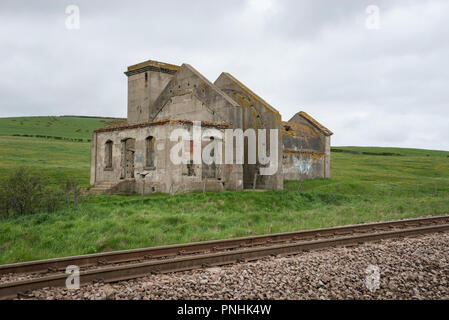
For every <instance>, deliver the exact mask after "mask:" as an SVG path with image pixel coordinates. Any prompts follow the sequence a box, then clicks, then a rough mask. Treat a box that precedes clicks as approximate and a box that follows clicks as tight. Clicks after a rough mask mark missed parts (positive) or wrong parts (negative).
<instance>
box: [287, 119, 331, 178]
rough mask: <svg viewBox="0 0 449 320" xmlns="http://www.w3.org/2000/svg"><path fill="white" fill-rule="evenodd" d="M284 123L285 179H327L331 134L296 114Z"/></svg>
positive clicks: (328, 174) (328, 175)
mask: <svg viewBox="0 0 449 320" xmlns="http://www.w3.org/2000/svg"><path fill="white" fill-rule="evenodd" d="M283 124H284V131H283V135H282V144H283V159H282V161H283V174H284V179H285V180H306V179H316V178H330V136H329V135H327V134H326V133H324V132H323V131H322V130H321V129H320V128H317V127H316V126H314V125H313V124H312V123H310V122H309V121H308V120H307V119H304V118H302V117H301V116H299V115H298V114H297V115H295V117H294V118H292V119H291V120H290V121H289V122H284V123H283Z"/></svg>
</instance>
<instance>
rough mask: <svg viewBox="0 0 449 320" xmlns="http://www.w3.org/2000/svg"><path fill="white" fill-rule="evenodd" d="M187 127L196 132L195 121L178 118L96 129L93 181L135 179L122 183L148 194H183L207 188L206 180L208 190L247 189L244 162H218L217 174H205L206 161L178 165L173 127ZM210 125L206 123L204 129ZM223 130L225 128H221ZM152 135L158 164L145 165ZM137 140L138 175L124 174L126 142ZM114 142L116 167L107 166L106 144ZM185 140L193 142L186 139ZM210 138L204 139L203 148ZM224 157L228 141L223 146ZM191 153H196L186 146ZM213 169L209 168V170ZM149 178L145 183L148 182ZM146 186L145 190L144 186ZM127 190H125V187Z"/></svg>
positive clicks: (113, 154)
mask: <svg viewBox="0 0 449 320" xmlns="http://www.w3.org/2000/svg"><path fill="white" fill-rule="evenodd" d="M178 128H184V129H186V130H188V131H189V132H190V134H191V133H192V124H191V123H185V122H176V121H161V122H160V123H158V124H155V125H148V126H142V127H136V128H120V129H119V128H117V129H116V130H110V131H103V132H102V131H100V132H95V133H94V135H93V137H92V138H93V140H92V154H93V156H92V161H95V164H94V165H93V166H92V168H94V169H92V172H91V184H92V185H95V184H98V183H101V182H115V183H117V184H118V183H120V182H121V181H134V183H128V184H122V186H128V188H129V190H127V191H130V192H134V191H135V192H139V193H141V192H142V190H144V192H145V193H152V192H164V193H180V192H191V191H197V190H203V188H204V183H205V182H206V190H208V191H221V190H224V189H228V190H241V189H242V188H243V177H242V166H241V165H215V166H214V168H213V170H214V174H213V177H204V176H203V169H204V168H205V166H204V164H199V165H198V164H188V165H187V164H174V163H173V162H172V161H171V160H170V150H171V149H172V147H173V146H174V145H176V144H177V143H178V141H175V142H173V141H170V134H171V133H172V132H173V130H175V129H178ZM207 129H208V126H207V125H203V126H202V130H203V131H204V130H207ZM217 130H220V131H221V132H223V131H224V129H223V128H221V129H217ZM149 136H151V137H153V139H154V158H153V161H154V166H153V167H151V168H149V167H146V166H145V162H146V159H145V157H146V152H145V151H146V147H147V146H146V139H147V138H148V137H149ZM128 139H134V141H135V150H134V160H133V161H134V174H133V177H129V176H126V177H123V166H124V153H123V151H124V149H123V146H124V142H125V141H127V140H128ZM108 141H112V143H113V150H112V168H107V167H106V161H105V158H106V148H105V146H106V143H107V142H108ZM184 143H189V142H188V141H187V142H184ZM208 143H209V142H208V141H203V147H204V146H205V145H207V144H208ZM222 148H223V149H222V155H223V156H224V144H223V145H222ZM186 150H187V151H188V152H193V150H191V149H190V148H189V147H187V146H186ZM210 170H211V168H209V171H210ZM144 180H145V182H144ZM144 188H145V189H144ZM121 191H124V190H121Z"/></svg>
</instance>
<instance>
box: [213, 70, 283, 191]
mask: <svg viewBox="0 0 449 320" xmlns="http://www.w3.org/2000/svg"><path fill="white" fill-rule="evenodd" d="M214 84H215V85H216V86H217V87H218V88H220V89H221V90H222V91H223V92H225V93H226V94H227V95H228V96H229V97H231V98H232V99H233V100H234V101H235V102H237V103H238V105H239V106H240V110H241V111H242V127H241V128H242V129H243V130H246V129H249V128H252V129H255V130H257V129H266V130H267V131H266V133H267V138H266V141H267V145H266V148H267V152H266V153H267V154H269V150H270V129H276V130H278V141H277V143H278V159H277V161H278V170H277V172H276V173H275V174H273V175H265V176H262V175H258V177H257V188H260V189H275V190H282V189H283V174H282V140H281V139H282V136H281V135H282V125H281V115H280V114H279V112H278V111H277V110H276V109H274V108H273V107H271V106H270V105H269V104H268V103H267V102H265V101H264V100H263V99H262V98H260V97H259V96H257V95H256V94H255V93H254V92H252V91H251V90H250V89H248V88H247V87H246V86H245V85H243V84H242V83H241V82H240V81H238V80H237V79H236V78H234V77H233V76H232V75H230V74H229V73H222V74H221V75H220V77H218V79H217V80H216V81H215V83H214ZM245 150H248V144H247V141H246V139H245ZM245 163H247V157H245ZM261 166H262V164H260V163H259V162H257V163H256V164H255V165H251V164H245V165H244V167H243V172H244V173H243V175H244V184H245V188H252V186H253V181H254V175H255V173H256V172H258V169H259V168H260V167H261Z"/></svg>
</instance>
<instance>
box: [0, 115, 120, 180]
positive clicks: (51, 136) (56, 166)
mask: <svg viewBox="0 0 449 320" xmlns="http://www.w3.org/2000/svg"><path fill="white" fill-rule="evenodd" d="M124 122H125V120H121V119H108V118H90V117H17V118H0V178H2V177H4V176H6V175H7V174H8V172H10V171H11V169H13V168H17V167H21V166H23V167H31V168H33V169H36V170H38V171H39V172H42V173H43V174H44V175H47V176H50V178H51V179H52V180H53V181H54V182H55V183H59V182H62V181H64V180H66V179H67V178H70V179H73V180H75V181H77V182H78V183H80V184H82V185H85V186H87V185H88V183H89V173H90V171H89V167H90V147H89V143H88V142H89V140H90V137H91V134H92V131H93V130H94V129H97V128H101V127H105V126H111V125H117V124H121V123H124ZM43 137H45V138H43ZM72 139H77V140H78V139H81V140H82V142H74V141H71V140H72Z"/></svg>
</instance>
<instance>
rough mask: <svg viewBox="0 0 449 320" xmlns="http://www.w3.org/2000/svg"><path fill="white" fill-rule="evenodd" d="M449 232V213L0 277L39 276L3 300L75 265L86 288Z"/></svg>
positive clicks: (83, 261)
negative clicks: (146, 276)
mask: <svg viewBox="0 0 449 320" xmlns="http://www.w3.org/2000/svg"><path fill="white" fill-rule="evenodd" d="M447 230H449V215H444V216H433V217H425V218H415V219H406V220H396V221H386V222H378V223H365V224H358V225H349V226H343V227H332V228H325V229H314V230H306V231H298V232H289V233H279V234H271V235H262V236H252V237H245V238H236V239H226V240H216V241H207V242H197V243H188V244H181V245H171V246H163V247H153V248H146V249H136V250H125V251H116V252H106V253H100V254H91V255H82V256H74V257H65V258H57V259H49V260H40V261H31V262H24V263H16V264H8V265H1V266H0V275H5V274H8V275H11V274H34V275H36V276H35V277H32V278H30V279H25V280H19V281H14V280H13V281H9V282H6V283H0V299H11V298H15V297H17V295H18V294H19V295H20V294H22V295H25V296H26V292H27V291H30V290H36V289H40V288H45V287H60V286H65V282H66V279H67V277H68V275H67V274H65V273H64V272H63V271H65V269H66V267H67V266H69V265H76V266H78V267H80V268H81V272H80V284H81V285H84V284H87V283H91V282H93V281H103V282H115V281H120V280H128V279H132V278H139V277H143V276H145V275H147V274H150V273H162V272H176V271H185V270H191V269H195V268H202V267H212V266H217V265H224V264H231V263H236V262H240V261H250V260H256V259H260V258H264V257H267V256H272V255H290V254H296V253H299V252H301V251H305V250H311V249H320V248H327V247H333V246H345V245H346V246H347V245H357V244H360V243H364V242H368V241H377V240H381V239H390V238H397V237H405V236H413V235H420V234H426V233H433V232H443V231H447Z"/></svg>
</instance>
